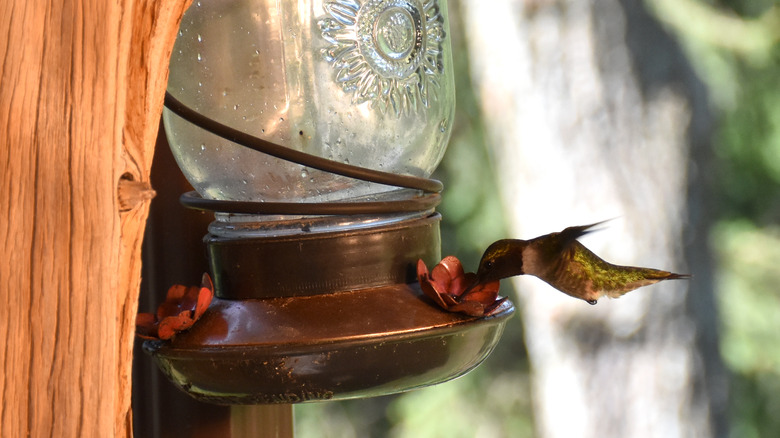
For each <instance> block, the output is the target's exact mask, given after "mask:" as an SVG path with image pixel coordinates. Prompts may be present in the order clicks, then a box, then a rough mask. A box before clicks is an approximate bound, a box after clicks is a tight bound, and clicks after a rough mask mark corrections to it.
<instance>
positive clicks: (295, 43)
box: [164, 0, 455, 202]
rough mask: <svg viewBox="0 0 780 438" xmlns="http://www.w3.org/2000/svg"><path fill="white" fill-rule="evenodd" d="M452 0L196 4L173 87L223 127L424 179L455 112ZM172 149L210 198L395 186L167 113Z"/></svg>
mask: <svg viewBox="0 0 780 438" xmlns="http://www.w3.org/2000/svg"><path fill="white" fill-rule="evenodd" d="M448 32H449V29H448V22H447V8H446V1H444V0H438V1H434V0H428V1H421V0H332V1H287V0H282V1H279V0H244V1H232V0H216V1H215V0H210V1H205V0H202V1H200V2H198V1H197V0H196V1H195V2H194V3H193V5H192V7H191V8H190V9H189V10H188V11H187V13H186V14H185V16H184V19H183V21H182V25H181V30H180V33H179V37H178V39H177V41H176V45H175V47H174V51H173V55H172V57H171V63H170V67H171V72H170V79H169V84H168V90H169V91H170V92H171V93H172V94H173V95H174V96H176V97H177V98H178V99H179V100H181V101H182V102H183V103H184V104H186V105H188V106H190V107H192V108H194V109H196V110H197V111H199V112H201V113H203V114H204V115H206V116H208V117H211V118H214V119H216V120H218V121H220V122H221V123H224V124H227V125H229V126H232V127H234V128H236V129H240V130H243V131H245V132H247V133H250V134H252V135H255V136H258V137H261V138H265V139H267V140H270V141H273V142H275V143H278V144H282V145H284V146H286V147H290V148H294V149H297V150H301V151H304V152H308V153H311V154H314V155H318V156H321V157H326V158H330V159H333V160H338V161H342V162H345V163H349V164H353V165H358V166H364V167H369V168H372V169H377V170H382V171H387V172H395V173H403V174H409V175H415V176H422V177H428V176H430V174H431V173H432V172H433V170H434V169H435V167H436V166H437V165H438V163H439V161H440V160H441V158H442V156H443V154H444V150H445V147H446V144H447V141H448V140H449V135H450V129H451V122H452V115H453V111H454V104H455V102H454V89H453V88H454V84H453V76H452V60H451V53H450V45H449V40H448ZM164 119H165V123H166V131H167V133H168V139H169V142H170V143H171V147H172V150H173V152H174V156H175V157H176V159H177V161H178V162H179V165H180V167H181V168H182V170H183V171H184V173H185V175H186V176H187V178H188V179H189V181H190V182H191V183H192V184H193V186H194V187H195V188H196V190H198V192H200V193H201V194H202V195H203V196H204V197H208V198H213V199H228V200H253V201H307V202H316V201H320V202H322V201H333V200H344V199H350V198H357V197H363V196H371V195H376V194H379V193H383V192H387V191H390V190H393V189H394V188H393V187H387V186H382V185H378V184H373V183H367V182H362V181H357V180H354V179H351V178H346V177H341V176H338V175H333V174H329V173H325V172H321V171H318V170H316V169H310V168H306V167H304V166H301V165H298V164H294V163H289V162H285V161H282V160H279V159H276V158H273V157H270V156H267V155H264V154H261V153H258V152H255V151H251V150H248V149H245V148H243V147H241V146H238V145H235V144H233V143H231V142H229V141H227V140H223V139H221V138H219V137H217V136H215V135H213V134H210V133H208V132H206V131H203V130H202V129H200V128H197V127H195V126H193V125H191V124H189V123H188V122H186V121H183V120H182V119H180V118H178V117H177V116H175V115H173V114H172V113H170V112H168V111H167V110H166V111H165V113H164Z"/></svg>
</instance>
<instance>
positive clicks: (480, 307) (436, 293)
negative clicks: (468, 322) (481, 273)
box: [417, 256, 506, 316]
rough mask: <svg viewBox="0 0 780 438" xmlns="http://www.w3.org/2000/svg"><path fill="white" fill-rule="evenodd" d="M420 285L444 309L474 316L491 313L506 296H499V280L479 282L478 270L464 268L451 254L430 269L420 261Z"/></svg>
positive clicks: (418, 271)
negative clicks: (467, 270) (475, 272)
mask: <svg viewBox="0 0 780 438" xmlns="http://www.w3.org/2000/svg"><path fill="white" fill-rule="evenodd" d="M417 280H418V281H419V282H420V288H421V289H422V291H423V292H424V293H425V295H427V296H428V298H430V299H432V300H433V301H434V302H435V303H436V304H438V305H439V306H441V308H442V309H444V310H447V311H450V312H460V313H465V314H466V315H470V316H484V315H489V314H490V313H491V312H493V311H494V310H495V309H496V308H498V306H499V305H500V304H501V303H503V302H504V300H506V298H498V288H499V285H500V282H499V281H492V282H490V283H485V284H477V285H474V283H475V282H476V274H474V273H472V272H469V273H465V272H464V271H463V266H462V265H461V263H460V260H458V258H457V257H455V256H447V257H445V258H444V259H443V260H442V261H441V262H439V264H438V265H436V266H434V267H433V270H432V271H431V273H430V274H429V273H428V267H427V266H425V262H423V261H422V260H419V261H417Z"/></svg>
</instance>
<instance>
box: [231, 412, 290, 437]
mask: <svg viewBox="0 0 780 438" xmlns="http://www.w3.org/2000/svg"><path fill="white" fill-rule="evenodd" d="M294 435H295V434H294V431H293V405H291V404H274V405H232V406H231V407H230V436H231V438H293V436H294Z"/></svg>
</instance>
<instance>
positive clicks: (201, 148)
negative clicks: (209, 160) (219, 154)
mask: <svg viewBox="0 0 780 438" xmlns="http://www.w3.org/2000/svg"><path fill="white" fill-rule="evenodd" d="M200 150H202V151H205V150H206V145H205V144H203V143H201V145H200Z"/></svg>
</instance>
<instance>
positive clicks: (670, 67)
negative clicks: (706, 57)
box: [462, 0, 726, 437]
mask: <svg viewBox="0 0 780 438" xmlns="http://www.w3.org/2000/svg"><path fill="white" fill-rule="evenodd" d="M462 3H463V4H464V5H463V14H464V21H465V22H466V27H467V32H468V34H469V35H468V40H469V53H470V54H471V56H472V60H471V66H472V67H471V68H472V76H473V78H474V81H475V88H476V89H477V90H478V93H479V95H480V99H481V104H482V107H483V113H484V114H485V118H486V121H487V125H488V130H489V132H488V135H489V138H490V139H491V141H492V142H493V153H494V157H493V161H494V163H495V167H496V171H497V174H498V178H499V183H500V184H499V185H500V187H501V190H502V193H501V195H502V198H503V200H504V205H505V209H506V213H507V214H508V216H509V217H510V224H511V226H510V227H511V232H512V234H513V235H512V236H511V237H518V238H531V237H534V236H537V235H541V234H545V233H548V232H552V231H559V230H561V229H563V228H565V227H566V226H570V225H583V224H588V223H592V222H597V221H600V220H605V219H611V218H615V220H613V221H611V222H609V223H608V224H606V225H605V227H604V228H605V229H604V230H603V231H601V232H599V233H596V234H593V235H589V236H587V237H585V238H584V239H583V242H584V243H585V244H586V246H588V247H590V248H591V249H593V250H594V252H596V253H597V254H600V255H602V256H603V257H604V258H606V259H607V260H609V261H613V262H616V263H620V264H635V265H643V266H651V267H656V268H662V269H667V270H673V271H678V272H680V271H682V272H687V271H689V270H692V272H693V274H694V275H695V277H694V279H693V280H691V281H690V282H685V281H677V282H666V283H661V284H658V285H654V286H651V287H648V288H644V289H640V290H638V291H635V292H632V293H629V294H628V295H626V296H624V297H623V298H621V299H619V300H608V299H602V300H600V301H599V303H598V305H596V306H595V307H591V306H589V305H588V304H586V303H585V302H583V301H579V300H574V299H572V298H570V297H568V296H566V295H564V294H561V293H559V292H557V291H555V290H554V289H552V288H550V287H549V286H547V285H546V284H544V283H542V282H541V281H539V280H538V279H534V278H519V279H518V280H517V283H516V285H517V286H518V290H519V291H520V299H521V301H522V306H521V307H522V310H523V317H524V323H525V326H526V342H527V345H528V349H529V355H530V358H531V362H532V366H533V381H534V392H535V415H536V418H537V423H536V424H537V427H538V429H539V430H538V432H539V435H540V436H545V437H572V436H578V437H629V436H630V437H643V436H648V437H649V436H652V437H659V436H663V437H692V436H713V435H718V436H722V435H725V434H726V425H725V420H724V418H725V406H726V405H725V403H726V384H725V382H726V379H725V375H724V371H723V367H722V365H721V364H720V359H719V355H718V350H717V324H716V318H717V313H716V311H715V308H714V301H713V290H712V280H711V278H712V272H711V267H710V266H711V263H710V255H709V252H708V248H707V246H706V245H707V242H706V236H707V231H708V227H709V224H710V221H711V219H710V216H708V213H711V210H708V208H709V207H708V205H707V202H706V201H707V190H708V187H709V186H708V184H707V181H706V179H707V178H708V177H709V172H708V171H709V160H708V158H707V157H708V156H709V141H710V140H709V137H710V130H711V126H710V125H711V121H710V116H709V114H708V110H707V102H706V95H705V93H704V90H703V87H702V85H701V84H700V83H699V81H698V80H697V79H696V77H695V75H694V74H693V72H692V70H691V68H690V67H689V65H688V63H687V61H686V59H685V57H684V55H683V53H682V52H681V50H680V48H679V47H678V46H677V44H676V43H675V41H673V40H672V39H671V38H670V37H669V36H668V35H667V34H666V33H665V32H664V31H663V30H662V29H661V28H660V26H659V25H658V24H657V23H656V21H655V20H654V19H653V17H652V16H651V15H650V14H648V12H647V11H646V10H645V5H644V3H643V2H642V1H640V0H597V1H589V0H568V1H554V0H526V1H520V0H495V1H491V2H490V4H489V6H487V4H486V3H484V2H481V1H477V0H462Z"/></svg>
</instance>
